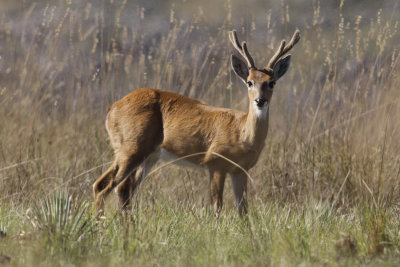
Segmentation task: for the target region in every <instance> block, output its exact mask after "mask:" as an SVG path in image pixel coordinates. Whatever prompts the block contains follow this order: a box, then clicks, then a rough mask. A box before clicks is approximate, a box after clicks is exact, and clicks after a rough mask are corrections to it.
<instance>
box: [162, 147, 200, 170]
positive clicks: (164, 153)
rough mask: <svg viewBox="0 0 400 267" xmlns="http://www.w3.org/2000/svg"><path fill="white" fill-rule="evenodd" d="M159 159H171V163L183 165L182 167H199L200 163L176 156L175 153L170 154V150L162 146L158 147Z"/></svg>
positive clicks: (168, 160)
mask: <svg viewBox="0 0 400 267" xmlns="http://www.w3.org/2000/svg"><path fill="white" fill-rule="evenodd" d="M160 160H162V161H164V162H171V161H173V163H174V164H175V165H179V166H184V167H191V168H201V166H200V165H198V164H194V163H192V162H190V161H188V160H186V159H179V157H178V156H176V155H175V154H172V153H171V152H169V151H167V150H165V149H163V148H161V149H160Z"/></svg>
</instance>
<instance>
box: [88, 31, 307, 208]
mask: <svg viewBox="0 0 400 267" xmlns="http://www.w3.org/2000/svg"><path fill="white" fill-rule="evenodd" d="M229 38H230V40H231V42H232V44H233V46H234V47H235V48H236V50H237V51H238V52H239V53H240V54H241V56H242V57H243V58H244V59H245V61H246V63H245V62H244V61H243V60H241V59H240V58H239V57H237V56H235V55H232V56H231V63H232V68H233V70H234V72H235V73H236V74H237V75H238V76H239V77H240V79H241V80H242V81H243V82H244V83H245V84H246V86H247V88H248V97H249V109H248V112H242V111H238V110H233V109H227V108H219V107H213V106H209V105H206V104H204V103H202V102H200V101H197V100H195V99H192V98H188V97H185V96H182V95H179V94H175V93H171V92H167V91H163V90H158V89H149V88H142V89H138V90H135V91H133V92H131V93H130V94H128V95H126V96H125V97H124V98H122V99H121V100H119V101H117V102H115V103H114V104H112V105H111V106H110V108H109V111H108V114H107V118H106V128H107V131H108V134H109V136H110V140H111V145H112V148H113V149H114V152H115V160H114V162H113V163H112V165H111V166H110V168H109V169H108V170H107V171H106V172H105V173H103V174H102V176H101V177H100V178H98V179H97V181H96V182H95V183H94V185H93V188H94V199H95V206H96V209H97V210H98V211H101V210H102V209H103V208H104V201H105V198H106V197H107V195H108V194H109V193H110V192H111V191H112V190H113V189H114V188H116V189H117V190H116V191H117V193H118V197H119V202H120V204H121V206H122V207H123V208H126V207H129V203H130V198H131V196H132V194H133V191H134V190H135V188H137V187H138V185H139V184H140V182H141V181H142V180H143V179H144V178H145V177H146V174H148V172H149V171H150V169H151V168H152V166H153V165H154V163H155V162H157V160H158V159H159V158H164V157H171V156H173V157H184V156H187V155H190V154H195V153H199V152H204V153H203V154H200V155H199V154H196V156H193V157H188V158H187V159H186V160H188V161H189V162H191V163H194V164H198V165H201V166H204V167H205V168H207V169H208V172H209V179H210V193H211V203H212V205H214V206H215V208H216V213H217V214H219V212H220V210H221V207H222V197H223V190H224V183H225V177H226V175H227V174H229V175H230V178H231V182H232V187H233V192H234V195H235V199H236V205H237V208H238V210H239V213H240V214H243V213H246V212H247V201H246V191H247V179H248V177H247V175H246V173H245V172H244V171H243V170H246V171H247V170H249V169H250V168H251V167H253V166H254V165H255V164H256V162H257V160H258V157H259V155H260V153H261V150H262V149H263V147H264V144H265V139H266V137H267V133H268V121H269V106H270V103H271V97H272V93H273V90H274V86H275V83H276V81H278V80H279V79H280V78H281V77H282V76H283V75H284V74H285V73H286V71H287V70H288V68H289V65H290V57H291V56H290V55H286V53H287V52H288V51H289V50H290V49H292V47H293V46H294V45H295V44H296V43H297V42H298V41H299V40H300V33H299V31H296V32H295V33H294V34H293V37H292V39H291V40H290V42H289V43H288V44H287V45H286V43H285V41H282V42H281V44H280V46H279V49H278V50H277V51H276V53H275V54H274V55H273V57H272V58H271V60H270V61H269V63H268V65H267V66H266V67H265V68H262V69H258V68H256V66H255V64H254V60H253V58H252V57H251V55H250V53H249V51H248V49H247V46H246V43H245V42H243V43H242V44H240V43H239V41H238V38H237V35H236V31H232V32H230V33H229ZM285 55H286V56H285ZM218 155H222V156H223V157H221V156H218ZM224 157H225V158H227V159H229V160H230V161H233V162H235V163H236V164H233V163H232V162H230V161H228V160H226V159H224ZM239 166H240V167H239Z"/></svg>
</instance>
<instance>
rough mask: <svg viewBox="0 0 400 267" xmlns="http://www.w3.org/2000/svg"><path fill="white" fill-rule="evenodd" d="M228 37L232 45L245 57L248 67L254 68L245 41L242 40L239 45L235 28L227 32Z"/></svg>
mask: <svg viewBox="0 0 400 267" xmlns="http://www.w3.org/2000/svg"><path fill="white" fill-rule="evenodd" d="M229 39H230V40H231V42H232V44H233V46H234V47H235V48H236V50H237V51H239V53H240V54H241V55H242V56H243V57H244V58H245V59H246V61H247V65H248V67H249V68H256V66H255V64H254V59H253V58H252V57H251V55H250V53H249V50H247V45H246V42H242V45H240V43H239V40H238V38H237V35H236V30H233V31H230V32H229Z"/></svg>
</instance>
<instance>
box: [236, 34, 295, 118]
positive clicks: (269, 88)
mask: <svg viewBox="0 0 400 267" xmlns="http://www.w3.org/2000/svg"><path fill="white" fill-rule="evenodd" d="M229 39H230V40H231V42H232V44H233V46H234V47H235V48H236V50H238V51H239V53H240V54H241V55H242V56H243V58H244V59H245V60H246V62H247V64H246V63H245V62H244V61H243V60H241V59H240V58H239V57H237V56H235V55H232V57H231V61H232V62H231V63H232V68H233V70H234V71H235V73H236V74H237V75H238V76H239V77H240V79H241V80H242V81H243V82H244V83H245V84H246V86H247V89H248V94H249V99H250V103H251V105H252V107H250V108H254V109H255V111H256V114H257V116H262V115H263V114H266V112H267V110H268V105H269V103H270V101H271V97H272V93H273V90H274V86H275V83H276V81H278V80H279V78H281V77H282V76H283V75H284V74H285V73H286V71H287V70H288V69H289V66H290V57H291V56H290V55H287V56H285V55H286V53H287V52H289V50H290V49H292V47H293V46H294V45H295V44H296V43H297V42H298V41H299V40H300V32H299V31H298V30H297V31H295V33H294V34H293V37H292V39H291V40H290V42H289V43H288V44H287V45H286V42H285V41H284V40H283V41H282V42H281V44H280V46H279V49H278V50H277V51H276V53H275V55H274V56H273V57H272V58H271V59H270V61H269V63H268V65H267V66H266V67H265V68H263V69H258V68H256V66H255V64H254V60H253V58H252V57H251V55H250V53H249V51H248V50H247V45H246V42H242V44H241V45H240V43H239V40H238V38H237V35H236V31H235V30H233V31H231V32H229Z"/></svg>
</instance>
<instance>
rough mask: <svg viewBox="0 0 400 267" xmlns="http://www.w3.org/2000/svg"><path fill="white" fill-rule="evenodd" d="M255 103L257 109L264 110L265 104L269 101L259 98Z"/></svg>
mask: <svg viewBox="0 0 400 267" xmlns="http://www.w3.org/2000/svg"><path fill="white" fill-rule="evenodd" d="M255 101H256V104H257V107H259V108H262V107H263V106H264V104H265V102H267V100H266V99H264V98H257V99H256V100H255Z"/></svg>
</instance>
